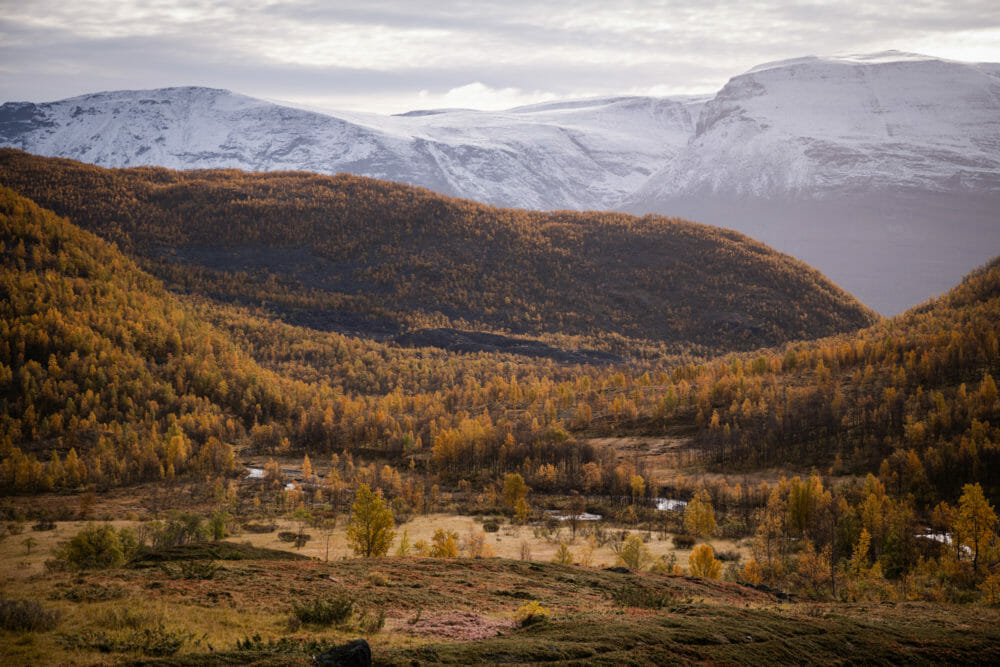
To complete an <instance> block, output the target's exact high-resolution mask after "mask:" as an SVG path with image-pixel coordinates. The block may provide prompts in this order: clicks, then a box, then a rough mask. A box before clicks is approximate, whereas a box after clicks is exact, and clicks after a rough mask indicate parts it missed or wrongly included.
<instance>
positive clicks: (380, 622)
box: [358, 609, 385, 635]
mask: <svg viewBox="0 0 1000 667" xmlns="http://www.w3.org/2000/svg"><path fill="white" fill-rule="evenodd" d="M384 627H385V610H384V609H379V612H378V614H376V615H374V616H369V615H368V614H367V613H364V614H362V615H361V618H359V619H358V629H359V630H361V631H362V632H364V633H365V634H369V635H375V634H378V633H379V632H381V631H382V628H384Z"/></svg>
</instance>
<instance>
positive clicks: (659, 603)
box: [611, 584, 677, 609]
mask: <svg viewBox="0 0 1000 667" xmlns="http://www.w3.org/2000/svg"><path fill="white" fill-rule="evenodd" d="M611 599H612V600H614V601H615V602H617V603H618V604H620V605H622V606H623V607H641V608H643V609H662V608H664V607H668V606H670V605H671V604H673V603H674V602H676V601H677V597H676V595H675V594H674V593H672V592H670V591H669V590H665V589H664V590H656V589H653V588H644V587H642V586H634V585H629V584H625V585H624V586H622V587H621V588H619V589H618V590H615V591H613V592H612V593H611Z"/></svg>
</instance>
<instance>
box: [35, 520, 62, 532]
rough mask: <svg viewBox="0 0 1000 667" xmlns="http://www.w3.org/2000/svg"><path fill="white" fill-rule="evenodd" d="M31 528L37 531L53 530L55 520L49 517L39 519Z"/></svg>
mask: <svg viewBox="0 0 1000 667" xmlns="http://www.w3.org/2000/svg"><path fill="white" fill-rule="evenodd" d="M31 529H32V530H37V531H44V530H55V529H56V522H55V521H52V520H50V519H41V520H40V521H39V522H38V523H36V524H34V525H32V526H31Z"/></svg>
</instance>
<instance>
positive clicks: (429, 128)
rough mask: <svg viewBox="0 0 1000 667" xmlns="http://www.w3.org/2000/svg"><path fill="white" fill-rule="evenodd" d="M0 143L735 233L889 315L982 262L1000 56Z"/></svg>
mask: <svg viewBox="0 0 1000 667" xmlns="http://www.w3.org/2000/svg"><path fill="white" fill-rule="evenodd" d="M0 145H3V146H12V147H16V148H21V149H23V150H26V151H28V152H32V153H37V154H41V155H49V156H60V157H69V158H74V159H77V160H81V161H85V162H92V163H95V164H99V165H103V166H134V165H147V164H148V165H160V166H165V167H171V168H181V169H189V168H209V167H236V168H241V169H248V170H277V169H296V170H309V171H317V172H324V173H335V172H340V171H346V172H351V173H355V174H359V175H364V176H372V177H375V178H384V179H389V180H394V181H400V182H405V183H412V184H415V185H420V186H424V187H428V188H430V189H433V190H436V191H439V192H443V193H446V194H450V195H455V196H461V197H468V198H471V199H476V200H480V201H484V202H487V203H491V204H498V205H504V206H517V207H525V208H540V209H554V208H574V209H587V208H605V209H608V208H611V209H618V210H625V211H629V212H636V213H645V212H657V213H665V214H670V215H680V216H684V217H688V218H692V219H695V220H698V221H701V222H707V223H711V224H716V225H720V226H724V227H731V228H735V229H737V230H739V231H743V232H746V233H748V234H750V235H752V236H755V237H757V238H759V239H760V240H762V241H765V242H767V243H769V244H771V245H773V246H774V247H776V248H778V249H779V250H784V251H785V252H789V253H791V254H794V255H796V256H798V257H799V258H801V259H803V260H805V261H806V262H809V263H811V264H813V265H814V266H816V267H817V268H819V269H820V270H822V271H824V272H825V273H826V274H827V275H829V276H830V277H831V278H833V279H834V280H835V281H836V282H838V283H840V284H841V285H842V286H844V287H845V288H846V289H848V290H849V291H852V292H853V293H854V294H856V295H857V296H858V297H860V298H861V299H862V300H863V301H865V302H866V303H868V304H869V305H870V306H872V307H874V308H876V309H877V310H880V311H882V312H884V313H892V312H897V311H899V310H902V309H903V308H905V307H907V306H910V305H913V304H915V303H918V302H920V301H923V300H924V299H926V298H927V297H929V296H931V295H933V294H935V293H938V292H941V291H944V290H945V289H947V288H948V287H950V286H951V285H953V284H954V283H955V282H956V281H957V280H958V279H959V278H960V277H961V276H962V275H964V274H965V273H967V272H968V271H969V270H970V269H971V268H973V267H974V266H976V265H977V264H980V263H983V262H985V261H986V260H988V259H990V258H991V257H992V256H994V255H996V254H1000V64H996V63H980V64H969V63H960V62H955V61H948V60H941V59H935V58H929V57H926V56H918V55H913V54H906V53H899V52H887V53H881V54H874V55H864V56H845V57H833V58H816V57H807V58H798V59H794V60H787V61H781V62H775V63H768V64H765V65H760V66H758V67H754V68H753V69H751V70H750V71H748V72H746V73H745V74H742V75H739V76H736V77H734V78H733V79H731V80H730V81H729V82H728V83H727V84H726V85H725V86H724V87H723V88H722V89H721V90H720V91H719V92H718V93H716V94H715V95H707V96H704V97H684V98H680V97H678V98H650V97H618V98H603V99H593V100H574V101H564V102H553V103H546V104H540V105H534V106H529V107H521V108H516V109H510V110H507V111H503V112H484V111H473V110H464V109H457V110H456V109H446V110H433V111H418V112H411V113H408V114H403V115H400V116H382V115H376V114H364V113H354V112H335V113H317V112H314V111H306V110H302V109H298V108H293V107H289V106H282V105H279V104H274V103H271V102H266V101H262V100H257V99H253V98H249V97H244V96H242V95H236V94H233V93H230V92H227V91H223V90H214V89H205V88H169V89H162V90H152V91H119V92H111V93H99V94H95V95H85V96H82V97H77V98H73V99H68V100H63V101H60V102H52V103H46V104H32V103H26V102H18V103H8V104H4V105H3V106H2V107H0Z"/></svg>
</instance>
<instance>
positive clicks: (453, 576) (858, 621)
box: [0, 545, 1000, 665]
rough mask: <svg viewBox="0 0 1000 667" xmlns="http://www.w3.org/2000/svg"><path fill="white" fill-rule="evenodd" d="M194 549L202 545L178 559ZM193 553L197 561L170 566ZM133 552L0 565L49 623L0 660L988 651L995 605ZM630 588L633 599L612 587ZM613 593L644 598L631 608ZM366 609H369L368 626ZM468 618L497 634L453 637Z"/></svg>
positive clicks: (987, 655)
mask: <svg viewBox="0 0 1000 667" xmlns="http://www.w3.org/2000/svg"><path fill="white" fill-rule="evenodd" d="M199 556H203V557H205V559H204V560H201V561H198V560H192V559H193V558H197V557H199ZM248 556H255V557H256V559H250V560H247V559H245V558H246V557H248ZM279 556H280V557H281V559H277V558H279ZM199 562H201V563H211V564H212V567H211V568H204V569H203V570H191V569H185V568H184V567H183V565H184V564H185V563H199ZM145 565H146V566H144V567H126V568H121V569H118V570H111V571H105V572H87V573H71V572H53V573H48V572H45V573H42V572H36V573H33V574H30V575H28V576H27V578H25V579H20V580H16V581H12V580H10V579H8V584H9V585H7V586H5V590H4V593H5V594H6V595H8V596H9V597H20V598H31V599H36V600H39V601H41V602H42V603H43V604H44V605H46V606H47V607H50V608H56V609H59V610H60V611H61V612H62V620H61V621H60V623H59V625H58V626H57V627H56V628H55V629H53V630H50V631H47V632H38V633H12V632H7V631H0V655H2V656H3V657H4V662H5V664H81V665H82V664H96V663H100V664H113V663H128V662H141V663H146V662H149V661H162V662H163V663H164V664H187V665H196V664H309V662H310V660H311V656H312V655H314V654H315V653H317V652H319V651H320V650H321V649H322V647H323V646H328V645H332V644H337V643H343V642H346V641H349V640H351V639H354V638H356V637H365V638H367V639H368V641H369V642H370V643H371V645H372V647H373V651H374V656H375V659H376V661H377V662H378V663H379V664H389V665H395V664H398V665H403V664H406V665H409V664H413V663H414V661H416V662H417V663H421V664H431V663H445V664H470V663H481V662H502V663H531V662H552V663H578V664H579V663H603V664H650V663H674V662H706V661H707V662H723V663H732V662H749V663H764V662H768V663H801V662H803V661H806V662H820V663H841V664H843V663H858V662H866V663H869V662H870V663H899V662H978V663H996V662H998V661H1000V610H996V609H990V608H986V607H982V606H971V605H965V606H958V605H940V604H930V603H900V604H895V605H855V604H851V605H847V604H835V603H822V604H821V603H805V602H799V603H794V602H792V603H790V602H781V601H779V600H777V599H776V598H774V597H773V596H771V595H769V594H767V593H764V592H761V591H756V590H753V589H748V588H744V587H741V586H737V585H735V584H729V583H725V582H719V581H709V580H701V579H694V578H688V577H678V576H663V575H657V574H652V573H641V574H623V573H617V572H609V571H605V570H601V569H591V568H581V567H576V566H560V565H554V564H550V563H540V562H531V561H518V560H508V559H481V560H473V559H420V558H385V559H372V560H363V559H348V560H337V561H334V562H330V563H325V562H322V561H319V560H294V559H293V560H285V559H284V556H283V555H282V554H275V553H269V552H266V551H257V550H248V549H244V548H242V547H239V546H232V547H224V548H223V549H221V550H220V549H219V548H218V546H215V545H195V546H193V547H190V548H186V549H182V550H177V551H175V552H167V553H164V554H161V556H160V558H159V562H156V561H155V559H154V561H150V562H148V563H145ZM199 573H201V574H204V575H207V576H208V577H209V578H198V575H199ZM10 584H13V585H10ZM634 589H641V590H643V591H646V592H649V593H651V595H646V596H643V595H632V596H629V597H627V598H626V597H625V596H623V595H622V592H623V591H629V590H634ZM653 594H655V595H653ZM336 595H348V596H350V597H351V598H352V599H353V600H354V602H355V612H354V615H353V616H352V618H351V619H350V620H349V621H348V622H346V623H345V624H344V625H342V626H339V627H331V628H321V627H311V626H302V625H297V624H295V623H294V622H290V619H291V617H292V608H293V605H294V604H295V603H299V602H302V601H304V600H309V599H312V598H317V597H319V598H324V597H326V598H329V597H332V596H336ZM623 599H628V600H639V601H641V600H654V601H655V602H656V603H655V604H654V605H650V606H640V607H634V606H627V604H628V603H623V602H622V600H623ZM531 600H535V601H538V602H539V603H540V604H541V605H542V606H544V607H547V608H548V609H549V610H550V612H551V616H550V617H549V618H547V619H546V620H544V621H542V622H540V623H536V624H533V625H531V626H528V627H525V628H517V627H515V625H514V624H513V622H511V619H512V617H513V615H514V613H515V612H516V611H517V609H518V608H519V607H520V606H521V605H523V604H525V602H527V601H531ZM380 612H384V614H385V623H384V627H382V628H381V629H380V630H377V631H376V630H375V629H374V626H373V624H372V620H373V619H375V618H376V617H377V615H378V614H379V613H380ZM456 616H457V617H459V618H460V619H462V623H463V624H464V626H462V627H458V626H456V627H458V629H457V630H456V631H455V632H454V633H444V634H441V635H437V636H435V635H433V634H428V633H426V632H423V631H421V629H420V628H421V627H424V626H425V625H426V621H427V620H428V619H430V620H432V621H433V620H434V619H436V618H437V619H440V618H446V617H449V618H454V617H456ZM477 619H478V621H479V622H480V623H481V624H482V625H483V626H487V625H490V624H496V625H498V626H500V627H502V629H501V632H502V634H501V635H500V636H496V637H491V638H485V639H471V640H466V639H465V638H464V637H465V635H464V634H463V633H465V632H466V630H469V629H470V628H469V626H470V624H471V625H475V624H476V623H477ZM142 628H161V629H162V630H163V632H164V633H166V634H165V635H164V637H166V638H167V639H171V638H180V640H182V645H181V647H180V650H178V651H177V652H176V653H175V654H173V655H171V656H156V655H152V653H155V648H156V647H155V646H154V647H153V648H149V647H148V646H147V647H146V648H145V649H144V648H143V641H140V640H142V637H141V636H139V635H137V633H138V632H139V631H140V630H141V629H142ZM472 629H474V628H472ZM102 633H103V634H102ZM468 636H475V633H474V632H473V633H469V634H468ZM480 636H481V635H480ZM95 637H101V638H104V640H105V641H103V643H102V642H100V641H94V638H95ZM137 637H139V639H137ZM253 637H256V639H255V640H251V641H250V643H249V644H244V646H243V647H242V648H237V645H238V643H239V642H241V641H244V640H245V639H246V638H253ZM144 641H146V642H147V644H148V642H149V639H148V637H147V638H146V639H145V640H144ZM88 642H89V643H88ZM156 646H159V644H156ZM105 651H107V652H105Z"/></svg>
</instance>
